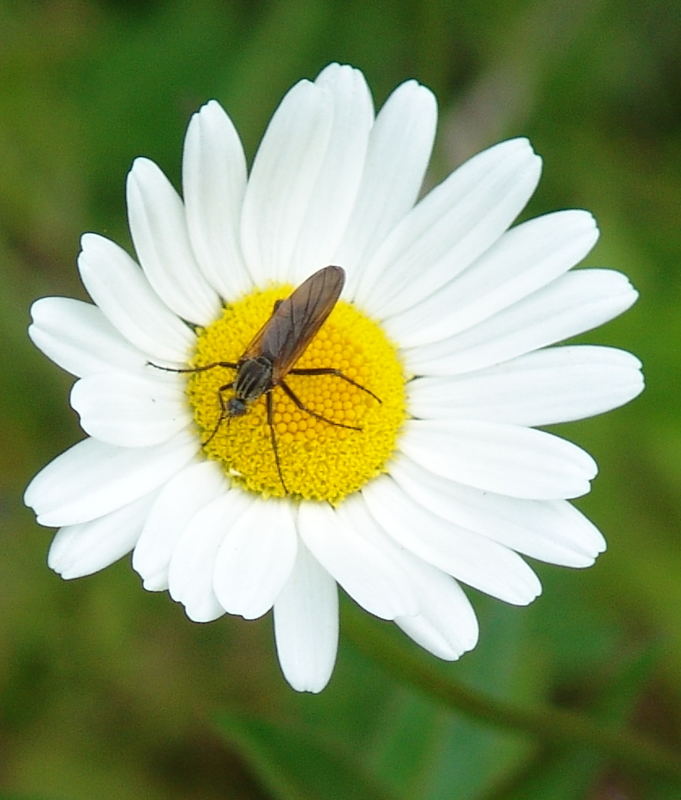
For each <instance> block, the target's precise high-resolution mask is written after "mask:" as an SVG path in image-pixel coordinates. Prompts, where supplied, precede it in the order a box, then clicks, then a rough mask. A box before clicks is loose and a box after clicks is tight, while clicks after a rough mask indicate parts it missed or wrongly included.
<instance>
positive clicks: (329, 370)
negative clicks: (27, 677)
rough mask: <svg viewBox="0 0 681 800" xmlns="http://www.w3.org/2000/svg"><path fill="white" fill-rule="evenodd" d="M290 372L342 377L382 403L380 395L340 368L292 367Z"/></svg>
mask: <svg viewBox="0 0 681 800" xmlns="http://www.w3.org/2000/svg"><path fill="white" fill-rule="evenodd" d="M289 373H290V374H291V375H335V376H336V377H337V378H342V379H343V380H344V381H347V382H348V383H350V384H352V386H356V387H357V388H358V389H361V390H362V391H363V392H366V393H367V394H370V395H371V396H372V397H373V398H374V400H378V402H379V403H382V402H383V401H382V400H381V398H380V397H378V395H375V394H374V393H373V392H372V391H371V389H367V387H366V386H362V384H361V383H357V381H353V380H352V378H348V376H347V375H344V374H343V373H342V372H341V371H340V370H339V369H334V368H333V367H316V368H312V369H290V370H289Z"/></svg>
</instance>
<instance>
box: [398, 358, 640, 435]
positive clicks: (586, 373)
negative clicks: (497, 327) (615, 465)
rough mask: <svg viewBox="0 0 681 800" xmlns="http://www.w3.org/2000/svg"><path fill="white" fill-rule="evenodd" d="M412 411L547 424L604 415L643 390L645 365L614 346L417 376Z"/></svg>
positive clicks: (411, 386)
mask: <svg viewBox="0 0 681 800" xmlns="http://www.w3.org/2000/svg"><path fill="white" fill-rule="evenodd" d="M407 388H408V391H409V408H410V410H411V413H412V414H413V416H414V417H417V418H421V419H431V418H435V419H456V418H458V419H478V420H490V421H493V422H508V423H512V424H514V425H532V426H536V425H549V424H552V423H555V422H568V421H570V420H575V419H584V418H585V417H591V416H594V415H595V414H602V413H603V412H604V411H609V410H610V409H611V408H616V407H617V406H621V405H623V404H624V403H627V402H628V401H629V400H631V399H632V398H633V397H636V395H637V394H639V393H640V392H641V391H642V390H643V377H642V375H641V362H640V361H639V360H638V359H637V358H635V357H634V356H632V355H631V354H630V353H626V352H624V351H623V350H616V349H615V348H612V347H594V346H589V345H577V346H572V347H552V348H550V349H548V350H537V351H536V352H534V353H528V354H527V355H524V356H519V357H518V358H515V359H513V360H512V361H507V362H506V363H504V364H499V365H497V366H494V367H487V368H486V369H481V370H479V371H478V372H471V373H467V374H464V375H452V376H447V377H434V378H417V379H416V380H413V381H410V382H409V384H408V385H407Z"/></svg>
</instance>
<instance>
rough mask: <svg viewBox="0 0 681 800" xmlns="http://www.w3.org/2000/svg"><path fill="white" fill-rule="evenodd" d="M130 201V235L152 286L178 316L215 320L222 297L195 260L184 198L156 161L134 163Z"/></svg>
mask: <svg viewBox="0 0 681 800" xmlns="http://www.w3.org/2000/svg"><path fill="white" fill-rule="evenodd" d="M127 198H128V221H129V224H130V233H131V235H132V240H133V243H134V245H135V251H136V252H137V257H138V259H139V262H140V264H141V265H142V269H143V270H144V272H145V274H146V276H147V278H148V279H149V283H150V284H151V285H152V286H153V287H154V289H155V291H156V293H157V294H158V295H159V297H160V298H161V299H162V300H163V302H164V303H165V304H166V305H167V306H168V308H170V309H171V310H172V311H174V312H175V313H176V314H177V315H178V316H180V317H182V318H183V319H186V320H188V321H189V322H194V323H197V324H200V325H207V324H209V323H210V322H212V321H213V320H214V319H215V318H216V317H217V315H218V314H219V312H220V302H219V300H218V296H217V294H216V293H215V291H214V290H213V289H212V288H211V287H210V286H209V284H208V282H207V281H206V279H205V278H204V277H203V274H202V273H201V270H200V269H199V266H198V264H197V263H196V261H195V259H194V253H193V252H192V248H191V244H190V242H189V234H188V232H187V222H186V219H185V214H184V206H183V205H182V200H180V197H179V195H178V194H177V192H176V191H175V189H173V187H172V186H171V185H170V182H169V181H168V179H167V178H166V176H165V175H164V174H163V173H162V172H161V170H160V169H159V168H158V167H157V166H156V164H154V162H153V161H149V160H148V159H146V158H138V159H136V160H135V163H134V164H133V165H132V169H131V170H130V174H129V175H128V184H127Z"/></svg>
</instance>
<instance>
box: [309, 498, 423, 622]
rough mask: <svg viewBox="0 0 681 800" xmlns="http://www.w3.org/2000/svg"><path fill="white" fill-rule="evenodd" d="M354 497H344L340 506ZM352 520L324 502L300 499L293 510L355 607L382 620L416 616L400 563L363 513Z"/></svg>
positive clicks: (311, 546)
mask: <svg viewBox="0 0 681 800" xmlns="http://www.w3.org/2000/svg"><path fill="white" fill-rule="evenodd" d="M358 501H359V498H357V500H353V499H352V498H348V499H346V500H345V501H344V503H343V505H344V506H345V505H348V504H351V503H354V502H358ZM346 511H347V509H346ZM353 521H354V522H356V523H357V524H356V525H351V524H349V523H348V520H347V519H345V518H341V516H340V515H339V514H338V513H337V512H336V511H335V510H334V509H332V508H331V507H330V506H328V505H326V504H324V503H302V504H301V506H300V510H299V514H298V527H299V530H300V536H301V538H302V540H303V541H304V542H305V544H306V545H307V546H308V547H309V549H310V552H311V553H312V554H313V555H314V557H315V558H316V559H317V561H319V563H320V564H321V565H322V566H323V567H324V568H325V569H326V570H327V571H328V572H329V573H330V574H331V575H332V576H333V577H334V578H335V579H336V580H337V581H338V583H339V584H340V585H341V586H342V587H343V589H345V591H346V592H347V593H348V594H349V595H350V596H351V597H352V598H353V599H354V600H355V601H356V602H357V603H359V605H361V606H362V607H363V608H365V609H366V610H367V611H370V612H371V613H372V614H375V615H376V616H377V617H381V618H382V619H394V618H395V617H398V616H402V615H405V614H415V613H416V611H417V610H418V604H417V600H416V597H415V595H414V593H413V591H412V588H411V585H410V581H409V575H408V573H407V571H406V570H405V568H404V566H403V565H402V564H401V563H400V560H399V559H397V558H395V557H394V556H393V554H392V553H391V551H390V548H389V547H388V546H383V545H382V543H381V542H380V541H378V536H377V535H376V534H375V527H376V526H375V523H374V522H373V520H372V519H371V518H370V517H369V516H368V515H365V517H364V519H360V518H357V519H356V520H353Z"/></svg>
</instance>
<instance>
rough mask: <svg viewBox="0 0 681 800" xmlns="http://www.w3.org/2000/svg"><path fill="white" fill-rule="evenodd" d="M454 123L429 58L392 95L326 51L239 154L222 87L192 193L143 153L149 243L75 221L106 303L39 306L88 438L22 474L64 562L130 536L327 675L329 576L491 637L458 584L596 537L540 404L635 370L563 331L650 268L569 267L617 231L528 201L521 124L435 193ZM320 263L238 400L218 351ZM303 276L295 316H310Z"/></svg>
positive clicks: (285, 653)
mask: <svg viewBox="0 0 681 800" xmlns="http://www.w3.org/2000/svg"><path fill="white" fill-rule="evenodd" d="M435 124H436V104H435V100H434V98H433V95H432V93H431V92H430V91H429V90H428V89H426V88H425V87H423V86H420V85H419V84H418V83H416V82H415V81H407V82H406V83H404V84H402V85H401V86H399V87H398V88H397V89H396V90H395V91H394V92H393V93H392V95H391V96H390V97H389V98H388V100H387V101H386V103H385V105H384V106H383V107H382V108H381V110H380V111H379V113H378V114H375V113H374V108H373V103H372V99H371V94H370V92H369V89H368V87H367V85H366V82H365V79H364V77H363V75H362V73H361V72H359V71H358V70H356V69H352V68H351V67H349V66H340V65H338V64H331V65H330V66H329V67H327V68H326V69H324V70H323V71H322V73H321V74H320V75H319V76H318V77H317V79H316V80H315V81H314V82H310V81H307V80H303V81H301V82H300V83H298V84H296V85H295V86H294V87H293V88H292V89H291V90H290V91H289V92H288V94H287V95H286V96H285V97H284V99H283V100H282V102H281V104H280V105H279V107H278V109H277V110H276V112H275V114H274V116H273V118H272V120H271V122H270V124H269V126H268V128H267V131H266V133H265V135H264V138H263V140H262V143H261V144H260V147H259V149H258V151H257V154H256V156H255V159H254V162H253V165H252V167H251V170H250V174H248V173H247V167H246V161H245V158H244V153H243V150H242V146H241V143H240V141H239V137H238V135H237V132H236V130H235V128H234V126H233V125H232V123H231V121H230V119H229V117H228V116H227V115H226V113H225V112H224V111H223V109H222V108H221V107H220V105H219V104H218V103H217V102H215V101H210V102H209V103H207V104H206V105H205V106H203V108H201V110H200V111H199V112H198V113H196V114H195V115H194V116H193V118H192V120H191V122H190V124H189V128H188V131H187V136H186V140H185V145H184V155H183V170H182V197H180V196H179V195H178V193H177V192H176V191H175V189H174V188H173V187H172V186H171V184H170V183H169V181H168V180H167V178H166V177H165V176H164V175H163V173H162V172H161V170H160V169H159V168H158V167H157V166H156V165H155V164H154V163H153V162H151V161H149V160H147V159H144V158H139V159H137V160H136V161H135V162H134V164H133V167H132V169H131V171H130V174H129V176H128V184H127V205H128V216H129V224H130V231H131V234H132V240H133V243H134V247H135V251H136V256H137V259H136V260H133V258H131V256H130V255H128V254H127V253H126V252H125V251H124V250H122V249H121V248H120V247H118V246H117V245H116V244H114V243H113V242H111V241H109V240H108V239H106V238H104V237H102V236H99V235H97V234H93V233H88V234H85V235H84V236H83V239H82V252H81V253H80V256H79V259H78V266H79V269H80V274H81V277H82V280H83V283H84V285H85V288H86V289H87V291H88V293H89V295H90V297H91V298H92V300H93V303H92V304H90V303H86V302H81V301H79V300H73V299H68V298H61V297H50V298H44V299H41V300H38V301H37V302H36V303H35V304H34V306H33V311H32V313H33V324H32V325H31V327H30V329H29V332H30V336H31V338H32V340H33V342H34V343H35V344H36V345H37V346H38V347H39V348H40V349H41V350H42V351H43V352H44V353H45V354H46V355H47V356H48V357H49V358H51V359H52V360H53V361H55V362H56V363H57V364H58V365H60V366H61V367H63V368H64V369H66V370H68V371H69V372H71V373H72V374H73V375H75V376H76V377H77V378H78V380H77V381H76V383H75V385H74V387H73V390H72V392H71V405H72V406H73V408H74V409H75V410H76V411H77V412H78V414H79V415H80V420H81V425H82V427H83V430H84V431H85V433H86V434H87V437H88V438H86V439H85V440H84V441H82V442H79V443H78V444H76V445H74V446H73V447H71V448H70V449H69V450H67V451H66V452H65V453H62V454H61V455H60V456H58V457H57V458H56V459H55V460H54V461H52V462H51V463H50V464H48V465H47V466H46V467H45V468H44V469H43V470H42V471H41V472H39V473H38V475H37V476H36V477H35V478H34V479H33V481H32V482H31V484H30V486H29V487H28V489H27V491H26V498H25V499H26V503H27V504H28V505H29V506H31V507H32V508H34V509H35V511H36V513H37V517H38V522H39V523H41V524H43V525H48V526H54V527H58V528H59V531H58V532H57V534H56V536H55V538H54V541H53V543H52V546H51V548H50V552H49V565H50V566H51V567H52V569H54V570H55V571H56V572H58V573H59V574H60V575H61V576H62V577H64V578H67V579H68V578H77V577H80V576H83V575H88V574H90V573H92V572H95V571H97V570H100V569H102V568H103V567H106V566H107V565H109V564H111V563H112V562H114V561H116V560H117V559H119V558H121V557H122V556H123V555H124V554H126V553H128V552H130V551H132V564H133V567H134V568H135V570H137V572H138V573H139V574H140V575H141V577H142V579H143V582H144V587H145V588H146V589H149V590H151V591H163V590H168V591H169V593H170V595H171V597H172V598H173V599H175V600H177V601H179V602H180V603H182V604H183V605H184V607H185V609H186V613H187V615H188V616H189V617H190V619H192V620H195V621H198V622H207V621H209V620H214V619H216V618H218V617H220V616H221V615H222V614H225V613H229V614H237V615H241V616H242V617H245V618H246V619H254V618H257V617H260V616H262V615H263V614H266V613H267V612H268V611H269V610H270V609H273V611H274V631H275V638H276V648H277V652H278V656H279V661H280V663H281V667H282V670H283V672H284V675H285V676H286V679H287V680H288V682H289V683H290V684H291V686H293V687H294V688H295V689H298V690H305V691H311V692H317V691H320V690H321V689H322V688H323V687H324V686H325V685H326V683H327V681H328V680H329V677H330V675H331V671H332V669H333V664H334V661H335V657H336V650H337V644H338V586H339V585H340V586H341V587H342V588H343V589H344V590H345V591H346V592H347V594H349V595H350V596H351V597H352V598H353V599H354V600H355V601H356V602H357V603H358V604H359V605H361V606H362V607H363V608H364V609H366V610H367V611H369V612H370V613H372V614H374V615H376V616H377V617H380V618H382V619H386V620H393V621H394V622H395V623H396V624H397V625H398V626H399V627H400V628H401V629H402V630H403V631H404V632H405V633H406V634H407V635H408V636H409V637H411V638H412V639H413V640H414V641H415V642H417V643H418V644H419V645H421V646H422V647H424V648H426V649H427V650H429V651H430V652H431V653H433V654H435V655H436V656H439V657H440V658H444V659H456V658H458V657H459V656H460V655H461V654H462V653H464V652H465V651H467V650H470V649H471V648H472V647H474V646H475V644H476V641H477V637H478V627H477V622H476V618H475V615H474V613H473V610H472V608H471V605H470V603H469V600H468V599H467V596H466V594H465V593H464V592H463V590H462V589H461V586H460V584H461V583H463V584H466V585H468V586H470V587H473V588H475V589H478V590H480V591H482V592H485V593H487V594H489V595H492V596H494V597H497V598H499V599H500V600H503V601H506V602H508V603H514V604H519V605H523V604H526V603H529V602H530V601H531V600H533V599H534V598H535V597H536V596H537V595H538V594H539V592H540V584H539V581H538V579H537V577H536V575H535V573H534V572H533V571H532V569H531V568H530V567H529V566H528V564H527V563H526V562H525V560H524V559H523V557H522V556H529V557H531V558H534V559H538V560H541V561H546V562H550V563H553V564H562V565H565V566H571V567H585V566H588V565H589V564H591V563H592V562H593V561H594V558H595V557H596V556H597V555H598V553H600V552H601V551H602V550H603V549H604V548H605V542H604V540H603V537H602V536H601V534H600V533H599V532H598V530H597V529H596V528H595V527H594V526H593V525H592V524H591V523H590V522H589V521H588V520H587V519H586V518H585V517H584V516H583V515H582V514H581V513H580V512H579V511H577V510H576V509H575V508H574V507H573V506H572V505H571V504H570V503H569V502H568V501H569V500H570V499H571V498H575V497H578V496H580V495H583V494H585V493H586V492H588V491H589V482H590V480H591V479H592V478H593V477H594V476H595V474H596V464H595V463H594V461H593V459H592V458H591V457H590V456H589V455H588V454H587V453H585V452H584V451H583V450H581V449H580V448H578V447H577V446H575V445H574V444H571V443H570V442H567V441H565V440H564V439H562V438H559V437H557V436H555V435H554V434H552V433H547V432H545V431H541V430H537V429H536V426H544V425H549V424H552V423H556V422H564V421H568V420H575V419H580V418H583V417H587V416H591V415H593V414H598V413H600V412H603V411H606V410H608V409H611V408H614V407H616V406H619V405H621V404H622V403H625V402H627V401H628V400H630V399H631V398H632V397H634V396H635V395H637V394H638V393H639V392H640V391H641V389H642V378H641V374H640V369H639V368H640V364H639V362H638V360H637V359H636V358H634V357H633V356H632V355H630V354H628V353H626V352H623V351H621V350H616V349H613V348H610V347H598V346H587V345H579V346H572V345H570V346H561V347H552V346H551V345H554V344H555V343H556V342H559V341H561V340H563V339H565V338H567V337H571V336H574V335H575V334H579V333H582V332H583V331H587V330H589V329H591V328H593V327H595V326H597V325H599V324H601V323H603V322H606V321H607V320H609V319H611V318H612V317H615V316H616V315H618V314H620V313H621V312H622V311H624V310H625V309H626V308H628V307H629V306H630V305H631V304H632V303H633V302H634V300H635V299H636V292H635V291H634V289H633V288H632V287H631V286H630V284H629V282H628V281H627V279H626V278H625V277H624V276H623V275H621V274H619V273H617V272H613V271H610V270H605V269H584V270H578V271H570V270H571V268H572V267H573V266H575V265H576V264H577V263H578V262H579V261H581V260H582V259H583V258H584V256H586V254H587V253H588V252H589V250H590V249H591V248H592V247H593V245H594V243H595V241H596V238H597V235H598V233H597V228H596V225H595V223H594V220H593V218H592V217H591V215H590V214H589V213H587V212H586V211H580V210H570V211H558V212H555V213H552V214H547V215H545V216H542V217H539V218H537V219H532V220H530V221H528V222H523V223H522V224H520V225H516V226H515V227H510V226H511V225H512V223H513V220H514V219H515V217H516V216H517V215H518V214H519V212H520V211H521V210H522V209H523V207H524V205H525V204H526V202H527V201H528V199H529V197H530V195H531V194H532V192H533V191H534V189H535V187H536V185H537V182H538V180H539V174H540V159H539V157H538V156H537V155H536V154H535V153H534V152H533V150H532V148H531V146H530V144H529V142H528V141H527V140H526V139H522V138H519V139H512V140H509V141H505V142H502V143H501V144H498V145H496V146H495V147H491V148H490V149H488V150H485V151H484V152H482V153H480V154H479V155H477V156H475V157H474V158H471V159H470V160H469V161H467V162H466V163H465V164H463V166H461V167H459V168H458V169H457V170H456V171H454V172H453V173H452V174H451V175H450V176H449V177H448V178H447V179H446V180H445V181H443V182H442V183H441V184H440V185H439V186H437V187H436V188H434V189H433V190H432V191H430V192H429V193H428V194H426V195H425V197H423V198H422V199H421V200H418V201H417V196H418V194H419V190H420V187H421V183H422V180H423V176H424V173H425V170H426V166H427V164H428V160H429V157H430V152H431V147H432V143H433V138H434V132H435ZM327 265H338V266H340V267H342V270H334V271H333V274H334V275H336V276H337V278H338V280H339V282H340V283H341V284H343V277H344V284H343V285H342V293H341V295H340V298H339V299H338V300H337V302H335V303H334V302H333V301H334V300H335V297H334V298H332V299H331V301H330V303H329V308H328V309H326V311H329V312H330V313H329V314H328V318H327V319H326V320H325V321H324V323H323V325H322V326H321V328H320V329H319V331H318V332H316V333H315V334H314V335H313V336H311V337H309V339H310V340H309V343H307V347H302V348H299V349H300V350H302V352H300V353H297V354H296V356H298V355H299V357H296V359H295V361H294V362H292V363H291V364H288V365H287V366H286V368H285V369H284V374H282V375H279V376H278V378H285V384H286V386H283V385H281V382H277V381H276V380H275V379H273V380H272V381H271V383H270V384H267V385H266V386H264V385H263V386H262V387H261V388H263V389H264V392H263V393H262V394H261V396H259V397H257V396H256V399H254V400H253V402H247V403H245V408H243V409H239V410H240V411H245V413H242V414H238V415H237V414H236V412H235V408H236V407H235V406H234V404H233V403H232V401H233V399H234V390H233V388H230V387H232V384H233V383H234V382H235V380H236V379H237V377H238V376H239V375H241V372H240V371H239V370H237V369H234V368H233V366H224V365H223V366H220V365H217V366H215V365H216V362H224V363H226V364H231V365H241V363H242V360H243V359H242V357H243V356H244V354H245V353H247V352H249V346H250V347H251V349H253V348H252V343H253V340H254V337H255V336H256V334H257V332H258V331H259V330H261V328H262V326H263V325H264V324H265V323H266V322H267V320H268V319H270V318H271V317H272V315H273V309H274V308H275V307H277V304H278V302H279V301H282V300H286V298H288V297H289V296H290V295H291V293H292V292H293V291H294V289H295V288H296V287H297V286H300V284H301V283H303V282H304V281H305V280H306V279H307V278H309V277H310V276H312V275H317V276H318V277H316V278H315V279H313V282H315V281H320V280H321V278H320V277H319V275H320V274H321V275H324V274H327V273H319V270H321V269H322V268H324V267H326V266H327ZM329 274H330V273H329ZM324 291H326V290H324ZM297 298H298V299H296V301H295V303H294V304H293V305H296V304H297V306H298V307H296V308H293V309H292V308H291V306H292V304H291V303H289V304H288V305H287V306H283V308H284V310H285V311H286V314H284V315H283V317H282V320H281V325H282V326H283V327H284V328H287V330H288V334H290V333H291V331H293V332H294V333H295V335H296V336H299V334H300V331H298V332H297V333H296V330H295V325H296V324H297V323H296V319H297V318H296V317H295V315H296V314H297V313H298V311H300V307H299V306H300V302H299V300H300V295H298V296H297ZM308 310H309V309H308ZM274 313H275V314H276V312H274ZM282 313H283V312H282ZM304 313H307V312H304ZM325 313H326V312H325ZM278 324H279V323H277V325H278ZM303 344H306V342H303ZM256 349H257V348H256ZM251 354H252V353H251ZM256 355H258V353H256ZM260 355H262V353H260ZM265 355H267V354H265ZM270 355H273V356H276V353H275V354H270ZM275 360H276V359H275ZM265 362H267V358H266V359H265ZM259 363H260V366H261V367H262V363H261V362H259ZM210 365H213V366H210ZM201 366H204V367H209V368H207V369H203V370H200V369H197V368H198V367H201ZM269 366H270V367H271V366H272V358H270V364H269ZM265 367H267V363H265ZM291 367H294V369H290V368H291ZM325 370H326V372H325ZM305 371H307V372H308V374H300V373H304V372H305ZM333 371H340V372H341V373H342V376H341V375H338V374H334V372H333ZM310 372H312V373H315V372H316V373H317V374H309V373H310ZM259 375H260V376H261V377H262V373H259ZM343 376H345V379H344V378H343ZM275 378H277V376H276V364H275ZM270 388H271V391H269V389H270ZM286 389H288V390H289V391H286ZM296 401H297V402H296ZM232 412H234V413H232Z"/></svg>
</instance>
